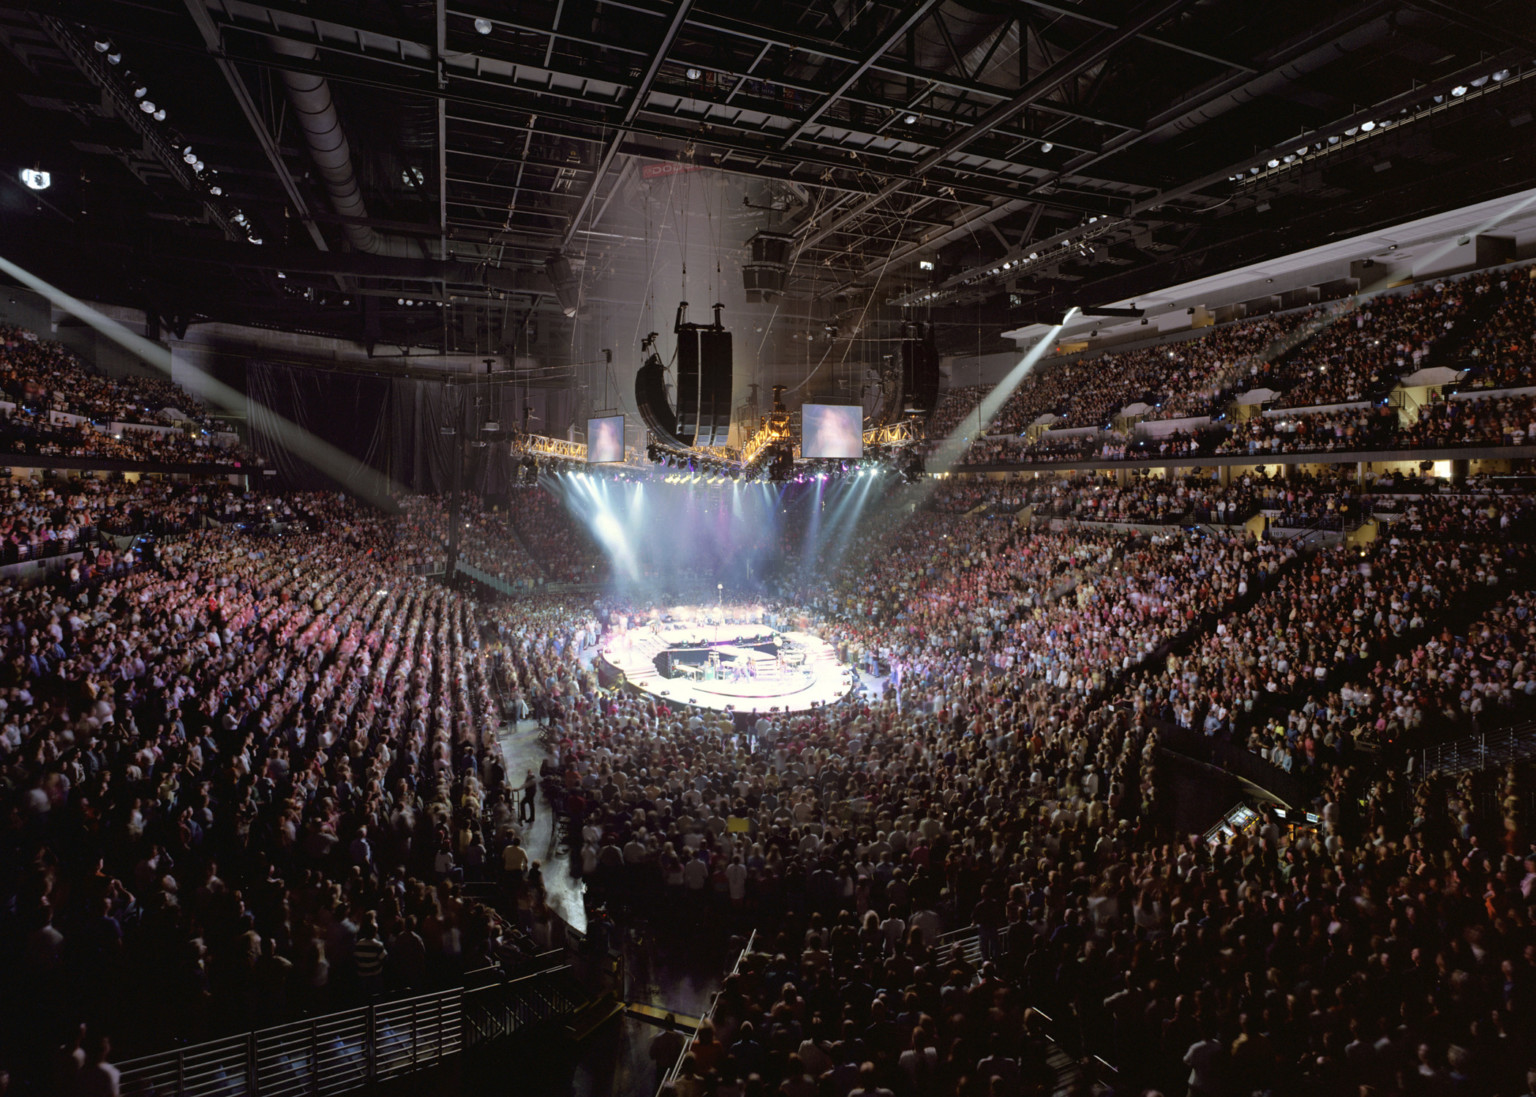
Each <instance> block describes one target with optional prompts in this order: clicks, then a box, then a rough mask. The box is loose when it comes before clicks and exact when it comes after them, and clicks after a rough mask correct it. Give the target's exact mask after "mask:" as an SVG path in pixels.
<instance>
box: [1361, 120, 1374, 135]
mask: <svg viewBox="0 0 1536 1097" xmlns="http://www.w3.org/2000/svg"><path fill="white" fill-rule="evenodd" d="M1375 128H1376V123H1375V122H1361V123H1360V132H1361V133H1370V132H1371V131H1372V130H1373V129H1375Z"/></svg>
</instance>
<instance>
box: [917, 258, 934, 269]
mask: <svg viewBox="0 0 1536 1097" xmlns="http://www.w3.org/2000/svg"><path fill="white" fill-rule="evenodd" d="M917 269H918V270H932V269H933V260H932V259H919V260H918V261H917Z"/></svg>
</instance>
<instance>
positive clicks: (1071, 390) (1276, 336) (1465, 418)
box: [929, 268, 1536, 465]
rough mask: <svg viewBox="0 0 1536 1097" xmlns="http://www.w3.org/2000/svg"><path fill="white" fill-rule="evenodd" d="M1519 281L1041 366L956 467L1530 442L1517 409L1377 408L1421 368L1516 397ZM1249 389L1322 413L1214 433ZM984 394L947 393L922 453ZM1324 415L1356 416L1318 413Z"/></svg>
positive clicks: (1497, 278) (1357, 303) (1440, 289)
mask: <svg viewBox="0 0 1536 1097" xmlns="http://www.w3.org/2000/svg"><path fill="white" fill-rule="evenodd" d="M1531 269H1532V268H1518V269H1514V270H1502V271H1496V272H1492V273H1486V274H1475V275H1468V276H1465V277H1462V278H1459V279H1441V280H1438V281H1435V282H1432V283H1428V284H1425V285H1422V286H1420V287H1418V288H1416V289H1412V290H1408V291H1404V292H1400V293H1384V294H1374V295H1371V296H1368V297H1363V298H1350V299H1347V300H1344V301H1338V302H1331V303H1328V304H1326V305H1321V306H1316V307H1313V308H1310V309H1305V310H1298V311H1295V312H1290V313H1285V314H1281V315H1279V316H1271V317H1262V318H1258V319H1254V320H1240V321H1234V322H1231V323H1228V324H1224V325H1221V326H1219V327H1215V328H1213V329H1211V330H1210V331H1209V332H1207V333H1205V334H1203V335H1199V336H1197V337H1195V338H1190V339H1184V340H1181V341H1177V342H1167V343H1161V344H1157V345H1154V346H1150V347H1145V348H1142V349H1139V350H1134V351H1126V352H1113V351H1112V352H1106V353H1103V354H1099V355H1095V356H1084V357H1076V358H1062V359H1054V360H1051V359H1048V360H1047V361H1045V362H1043V363H1042V364H1040V365H1039V366H1037V367H1036V368H1035V369H1034V370H1033V371H1032V372H1031V373H1030V374H1029V375H1027V376H1026V377H1025V378H1024V380H1023V381H1022V382H1021V383H1020V384H1019V386H1018V387H1017V388H1016V389H1015V390H1014V392H1013V393H1012V394H1011V395H1010V396H1009V398H1008V399H1007V400H1006V401H1005V402H1004V404H1003V406H1002V408H1001V409H1000V410H999V412H998V413H997V415H996V416H994V417H993V419H992V420H991V421H990V422H989V423H987V424H980V423H978V424H976V426H975V428H974V429H972V430H971V431H969V432H968V433H969V435H971V437H972V440H971V444H970V446H969V448H968V449H967V451H966V453H965V454H964V456H963V457H962V458H961V460H962V461H963V462H964V463H966V464H970V465H993V464H1014V463H1021V462H1030V463H1038V462H1044V463H1054V462H1064V461H1087V460H1138V459H1148V458H1156V457H1182V456H1189V455H1192V454H1199V453H1209V452H1212V450H1213V449H1214V450H1215V452H1218V453H1222V454H1227V453H1250V454H1254V455H1262V454H1266V453H1296V452H1305V451H1313V450H1337V449H1341V448H1345V447H1346V446H1353V447H1360V448H1367V449H1372V448H1378V449H1379V448H1442V447H1445V446H1450V445H1520V444H1523V443H1524V440H1525V439H1526V438H1527V437H1529V436H1530V432H1529V428H1530V425H1531V424H1530V422H1529V414H1528V413H1529V398H1526V397H1517V398H1502V399H1500V400H1499V401H1498V402H1497V403H1496V404H1483V405H1481V406H1475V407H1474V406H1459V405H1461V401H1441V400H1439V399H1438V398H1436V399H1435V401H1434V402H1433V403H1432V404H1431V405H1429V406H1428V407H1427V408H1425V409H1424V411H1423V413H1422V414H1421V415H1420V416H1419V418H1418V421H1417V423H1415V424H1412V425H1406V426H1403V427H1402V428H1401V429H1400V428H1399V422H1398V418H1399V417H1398V413H1397V409H1396V408H1395V407H1390V406H1388V402H1387V399H1386V397H1387V396H1388V394H1389V392H1390V390H1391V389H1392V388H1394V387H1395V386H1396V384H1397V383H1398V381H1399V380H1400V379H1401V378H1403V377H1405V376H1408V375H1410V374H1412V373H1414V372H1415V371H1417V370H1418V369H1420V368H1422V367H1424V366H1426V365H1428V364H1430V363H1431V362H1437V361H1439V362H1441V364H1449V365H1451V366H1452V368H1454V369H1457V370H1463V369H1464V370H1466V371H1467V372H1466V373H1465V376H1464V377H1463V380H1462V383H1461V387H1462V388H1464V389H1466V390H1469V391H1480V390H1490V391H1491V390H1498V389H1507V388H1519V387H1521V386H1524V385H1526V384H1528V383H1529V382H1530V381H1531V379H1532V373H1531V363H1530V361H1529V360H1528V359H1529V355H1528V354H1526V350H1527V349H1528V346H1529V344H1530V341H1531V339H1532V338H1533V336H1532V331H1533V330H1536V329H1533V327H1532V323H1533V321H1532V319H1531V316H1532V310H1533V308H1536V305H1533V301H1536V291H1533V287H1532V280H1531V278H1530V271H1531ZM1439 348H1444V349H1439ZM1442 359H1443V361H1441V360H1442ZM1265 389H1269V390H1272V391H1273V393H1274V395H1273V397H1272V402H1273V403H1274V404H1275V405H1276V406H1278V407H1280V408H1285V409H1311V408H1328V409H1329V410H1328V411H1317V412H1313V411H1307V412H1301V411H1299V410H1297V411H1294V412H1293V413H1292V414H1290V415H1287V416H1283V417H1279V418H1271V419H1247V420H1244V421H1242V422H1232V421H1230V419H1229V416H1230V413H1231V411H1232V401H1233V400H1234V398H1235V397H1237V396H1238V395H1240V394H1242V393H1244V392H1247V391H1250V390H1254V391H1258V390H1265ZM987 391H988V390H987V388H986V386H979V385H973V386H963V387H958V388H956V389H953V390H951V391H949V392H947V393H946V394H945V396H944V397H943V398H942V399H941V401H940V407H939V409H938V411H936V412H935V416H934V419H933V424H932V429H931V430H930V432H929V437H930V440H931V444H937V442H938V441H939V440H942V439H943V438H944V437H947V436H948V434H949V433H950V432H951V431H952V430H953V429H954V426H955V425H956V424H958V423H962V422H965V421H966V416H967V415H971V414H973V413H974V411H975V407H976V405H977V404H978V403H979V401H980V400H981V398H982V397H983V396H984V395H985V394H986V392H987ZM1340 404H1351V405H1358V406H1356V407H1350V408H1335V407H1333V405H1340ZM1122 416H1124V417H1125V418H1126V419H1127V420H1129V421H1128V422H1121V421H1120V420H1121V418H1122ZM1184 418H1189V419H1192V420H1194V422H1193V423H1192V424H1191V425H1190V426H1188V427H1183V428H1181V429H1179V430H1177V431H1175V432H1173V433H1172V434H1168V435H1166V436H1164V435H1162V434H1158V433H1153V432H1149V431H1147V430H1146V429H1145V428H1141V429H1138V428H1137V426H1136V425H1135V424H1136V423H1138V422H1141V421H1147V422H1156V421H1158V420H1164V419H1184ZM1032 428H1033V429H1032ZM1041 428H1048V429H1045V430H1044V432H1043V433H1040V431H1041ZM1063 431H1067V432H1071V433H1069V434H1066V435H1063V434H1061V433H1058V432H1063Z"/></svg>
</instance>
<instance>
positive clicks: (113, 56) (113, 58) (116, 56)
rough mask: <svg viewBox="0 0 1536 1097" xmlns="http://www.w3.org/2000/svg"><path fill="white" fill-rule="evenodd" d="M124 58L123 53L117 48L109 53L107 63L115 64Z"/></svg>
mask: <svg viewBox="0 0 1536 1097" xmlns="http://www.w3.org/2000/svg"><path fill="white" fill-rule="evenodd" d="M122 59H123V55H122V54H121V53H118V52H117V51H116V50H113V51H112V52H111V53H109V54H107V64H109V65H115V64H117V63H118V62H120V61H121V60H122Z"/></svg>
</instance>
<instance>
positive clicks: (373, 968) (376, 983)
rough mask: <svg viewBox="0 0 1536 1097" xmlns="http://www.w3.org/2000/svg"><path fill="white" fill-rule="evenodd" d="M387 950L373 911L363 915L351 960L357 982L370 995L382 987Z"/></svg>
mask: <svg viewBox="0 0 1536 1097" xmlns="http://www.w3.org/2000/svg"><path fill="white" fill-rule="evenodd" d="M388 956H389V950H388V949H387V948H385V947H384V940H383V938H381V937H380V936H379V919H378V915H377V914H375V913H374V912H373V911H371V910H370V911H369V912H368V913H367V914H364V915H363V921H362V924H361V925H360V926H359V927H358V930H357V942H356V943H355V944H354V945H353V946H352V962H353V963H354V964H355V965H357V983H358V986H360V987H361V988H362V990H363V993H364V994H366V995H369V996H370V997H371V996H373V995H375V994H378V993H380V992H381V991H383V989H384V961H385V959H387V958H388Z"/></svg>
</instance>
